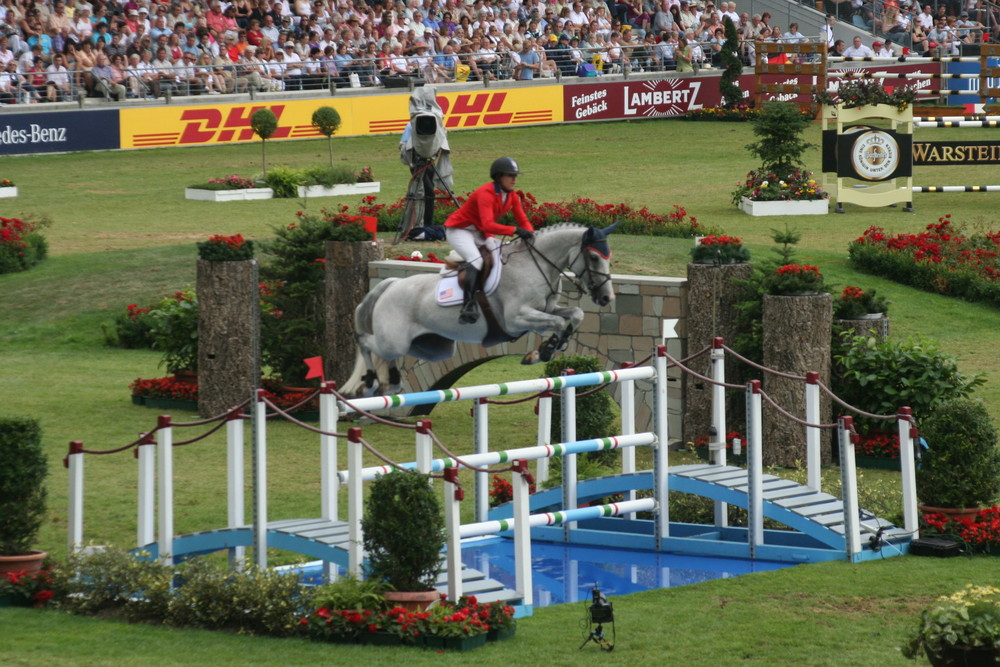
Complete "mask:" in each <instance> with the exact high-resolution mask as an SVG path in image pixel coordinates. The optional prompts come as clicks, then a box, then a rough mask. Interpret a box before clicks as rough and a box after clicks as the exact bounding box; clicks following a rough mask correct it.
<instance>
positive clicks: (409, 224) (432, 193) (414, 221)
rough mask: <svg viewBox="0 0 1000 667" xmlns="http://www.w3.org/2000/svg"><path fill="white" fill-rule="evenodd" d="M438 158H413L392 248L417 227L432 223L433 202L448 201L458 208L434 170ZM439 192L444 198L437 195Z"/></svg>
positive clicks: (451, 193)
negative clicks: (439, 191)
mask: <svg viewBox="0 0 1000 667" xmlns="http://www.w3.org/2000/svg"><path fill="white" fill-rule="evenodd" d="M435 162H437V156H435V157H432V158H424V157H417V156H415V158H414V160H413V165H412V166H411V167H410V174H411V176H410V182H409V184H408V185H407V186H406V203H405V204H404V205H403V216H402V219H401V220H400V221H399V230H398V231H397V232H396V238H395V240H394V241H393V245H395V244H396V243H399V242H400V241H402V240H404V239H405V238H406V237H407V236H409V234H410V232H411V231H413V228H414V227H416V226H418V225H419V226H423V227H429V226H430V225H432V224H434V202H435V201H437V200H438V199H440V200H442V201H451V202H453V203H454V204H455V206H458V205H459V203H458V200H457V199H455V194H454V193H453V192H452V191H451V188H449V187H448V184H447V183H445V182H444V179H442V178H441V176H440V174H438V171H437V168H436V167H435ZM439 189H440V190H441V191H442V192H443V193H444V195H446V196H441V197H438V196H436V191H437V190H439Z"/></svg>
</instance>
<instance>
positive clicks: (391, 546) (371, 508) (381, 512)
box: [361, 470, 445, 591]
mask: <svg viewBox="0 0 1000 667" xmlns="http://www.w3.org/2000/svg"><path fill="white" fill-rule="evenodd" d="M361 530H362V532H363V533H364V547H365V552H366V553H367V554H368V558H369V560H368V578H370V579H374V580H375V581H379V582H383V581H384V582H387V583H388V584H389V585H390V586H391V587H392V588H393V589H395V590H397V591H427V590H431V589H433V588H434V582H435V581H436V580H437V576H438V573H439V572H440V571H441V549H442V548H443V547H444V543H445V533H444V516H443V514H442V512H441V504H440V502H439V501H438V496H437V494H436V493H434V491H433V490H432V489H431V487H430V485H429V484H428V480H427V478H426V477H425V476H423V475H420V474H417V473H414V472H405V471H401V470H393V471H392V472H390V473H389V474H386V475H382V476H381V477H379V478H377V479H376V480H375V481H374V482H372V483H371V486H370V491H369V495H368V501H367V502H366V503H365V515H364V518H363V519H362V520H361Z"/></svg>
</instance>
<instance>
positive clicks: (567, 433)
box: [562, 368, 577, 542]
mask: <svg viewBox="0 0 1000 667" xmlns="http://www.w3.org/2000/svg"><path fill="white" fill-rule="evenodd" d="M562 374H563V375H575V374H576V372H575V371H574V370H573V369H572V368H567V369H566V370H564V371H563V372H562ZM575 440H576V387H563V388H562V441H563V442H574V441H575ZM562 473H563V479H562V482H563V507H564V508H566V509H574V508H576V505H577V500H576V498H577V494H576V478H577V471H576V454H564V455H563V457H562ZM574 528H576V521H568V522H566V523H564V524H563V541H565V542H569V533H570V531H571V530H573V529H574Z"/></svg>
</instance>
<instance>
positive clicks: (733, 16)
mask: <svg viewBox="0 0 1000 667" xmlns="http://www.w3.org/2000/svg"><path fill="white" fill-rule="evenodd" d="M725 4H726V3H724V2H720V3H719V9H720V10H721V9H722V5H725ZM727 6H728V7H729V9H728V10H727V11H724V12H722V16H728V17H729V20H731V21H732V22H733V25H734V26H736V27H737V28H739V27H740V15H739V14H738V13H737V12H736V3H735V2H730V3H729V4H728V5H727ZM722 16H720V17H719V18H720V19H721V18H722Z"/></svg>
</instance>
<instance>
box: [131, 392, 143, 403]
mask: <svg viewBox="0 0 1000 667" xmlns="http://www.w3.org/2000/svg"><path fill="white" fill-rule="evenodd" d="M132 405H146V397H145V396H142V395H140V394H132Z"/></svg>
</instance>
